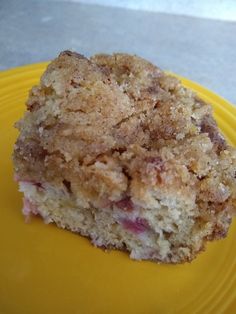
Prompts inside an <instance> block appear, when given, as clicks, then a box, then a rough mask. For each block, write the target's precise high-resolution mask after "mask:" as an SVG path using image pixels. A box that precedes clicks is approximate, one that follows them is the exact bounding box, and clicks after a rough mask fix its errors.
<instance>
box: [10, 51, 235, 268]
mask: <svg viewBox="0 0 236 314" xmlns="http://www.w3.org/2000/svg"><path fill="white" fill-rule="evenodd" d="M16 126H17V128H18V129H19V131H20V135H19V137H18V139H17V142H16V144H15V150H14V166H15V177H16V179H17V181H18V182H19V186H20V191H22V192H23V193H24V208H23V213H24V215H26V216H29V215H31V214H34V215H37V214H39V215H40V216H42V217H43V219H44V221H45V222H46V223H50V222H55V223H56V224H57V226H59V227H61V228H66V229H69V230H71V231H73V232H78V233H79V234H81V235H83V236H87V237H89V238H90V239H91V241H92V243H93V244H94V245H96V246H98V247H103V248H115V249H121V250H127V251H128V252H130V257H131V258H133V259H137V260H152V261H156V262H163V263H182V262H186V261H191V260H192V259H193V258H195V256H196V255H197V254H198V253H199V252H200V251H202V250H203V249H204V247H205V244H206V242H207V241H210V240H215V239H220V238H223V237H225V236H226V234H227V231H228V228H229V226H230V223H231V218H232V215H233V211H234V210H235V198H236V184H235V170H236V167H235V166H236V152H235V149H233V148H232V147H230V146H229V145H228V144H227V143H226V141H225V140H224V138H223V136H222V135H221V134H220V132H219V131H218V128H217V125H216V123H215V121H214V119H213V117H212V109H211V106H210V105H208V104H206V103H205V102H203V101H202V100H201V99H199V98H198V96H197V95H196V94H194V93H193V92H192V91H190V90H188V89H186V88H184V87H183V86H182V85H181V83H180V81H179V80H178V79H176V78H174V77H172V76H170V75H167V74H165V73H164V72H162V71H161V70H160V69H159V68H157V67H156V66H154V65H153V64H151V63H149V62H148V61H146V60H144V59H142V58H139V57H137V56H131V55H128V54H113V55H106V54H101V55H95V56H93V57H92V58H90V59H87V58H85V57H84V56H82V55H80V54H77V53H75V52H70V51H65V52H62V53H61V54H60V55H59V57H58V58H56V59H55V60H54V61H53V62H52V63H51V64H50V65H49V66H48V68H47V70H46V72H45V73H44V74H43V76H42V78H41V81H40V84H39V85H38V86H36V87H33V88H32V90H31V92H30V95H29V99H28V101H27V112H26V114H25V115H24V117H23V119H22V120H20V121H19V122H17V124H16ZM78 249H79V248H78Z"/></svg>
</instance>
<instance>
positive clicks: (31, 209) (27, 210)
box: [22, 197, 38, 216]
mask: <svg viewBox="0 0 236 314" xmlns="http://www.w3.org/2000/svg"><path fill="white" fill-rule="evenodd" d="M22 211H23V214H24V215H25V216H30V214H34V215H37V214H38V210H37V206H36V205H35V204H34V203H32V202H31V201H30V200H29V199H28V198H27V197H24V198H23V210H22Z"/></svg>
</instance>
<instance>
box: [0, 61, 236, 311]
mask: <svg viewBox="0 0 236 314" xmlns="http://www.w3.org/2000/svg"><path fill="white" fill-rule="evenodd" d="M46 65H47V63H41V64H34V65H29V66H24V67H19V68H16V69H12V70H9V71H5V72H1V73H0V151H1V154H0V215H1V216H0V252H1V253H0V254H1V255H0V313H4V314H15V313H23V314H28V313H34V314H37V313H44V314H47V313H50V314H51V313H57V314H59V313H63V314H65V313H70V314H71V313H80V314H92V313H94V314H95V313H96V314H106V313H109V314H110V313H112V314H116V313H117V314H118V313H119V314H120V313H123V314H141V313H142V314H158V313H160V314H165V313H169V314H170V313H181V314H184V313H186V314H193V313H201V314H202V313H207V314H210V313H214V314H216V313H227V314H229V313H235V311H236V252H235V238H236V221H235V222H234V223H233V225H232V226H231V228H230V232H229V235H228V237H227V238H226V239H224V240H221V241H218V242H215V243H210V244H209V245H208V246H207V250H206V252H204V253H202V254H200V255H199V257H198V258H197V259H196V260H195V261H193V262H192V263H191V264H185V265H177V266H172V265H158V264H154V263H150V262H135V261H132V260H130V259H129V258H128V255H127V254H125V253H122V252H115V251H112V252H109V253H105V252H103V251H102V250H100V249H97V248H95V247H93V246H92V245H91V244H90V242H89V241H88V240H87V239H85V238H83V237H80V236H78V235H76V234H73V233H71V232H68V231H64V230H61V229H58V228H57V227H55V226H54V225H45V224H44V223H43V222H42V220H41V219H39V218H33V220H32V221H31V223H28V224H26V223H25V222H24V217H23V216H22V214H21V207H22V201H21V194H20V193H19V192H17V184H16V183H14V182H13V178H12V175H13V170H12V160H11V154H12V149H13V145H14V142H15V139H16V136H17V131H16V130H15V129H14V128H13V124H14V122H15V121H16V120H18V119H19V118H20V117H21V116H22V114H23V112H24V110H25V107H24V103H25V100H26V98H27V95H28V91H29V89H30V88H31V86H32V85H34V84H36V83H37V82H38V81H39V77H40V75H41V74H42V72H43V71H44V70H45V67H46ZM181 79H182V81H183V83H184V85H185V86H187V87H189V88H191V89H193V90H194V91H196V92H198V93H199V95H200V97H202V98H203V99H205V100H207V101H209V102H210V103H212V105H213V106H214V109H215V117H216V119H217V121H218V123H219V126H220V128H221V129H222V131H223V133H224V134H225V135H226V137H227V139H228V140H229V141H230V142H231V143H232V144H233V145H236V136H235V125H236V109H235V108H234V107H233V106H232V105H230V104H229V103H228V102H227V101H225V100H223V99H222V98H220V97H219V96H217V95H215V94H213V93H212V92H210V91H208V90H207V89H205V88H203V87H201V86H199V85H197V84H195V83H193V82H191V81H189V80H187V79H184V78H181Z"/></svg>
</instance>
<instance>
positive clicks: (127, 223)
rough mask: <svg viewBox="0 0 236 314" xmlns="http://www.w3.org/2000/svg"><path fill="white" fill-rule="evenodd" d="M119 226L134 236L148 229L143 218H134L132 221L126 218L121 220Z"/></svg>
mask: <svg viewBox="0 0 236 314" xmlns="http://www.w3.org/2000/svg"><path fill="white" fill-rule="evenodd" d="M121 224H122V225H123V227H124V228H125V229H127V230H129V231H131V232H133V233H136V234H139V233H143V232H145V231H147V230H148V229H149V225H148V222H147V220H146V219H144V218H136V219H135V220H134V221H133V220H130V219H127V218H123V219H122V220H121Z"/></svg>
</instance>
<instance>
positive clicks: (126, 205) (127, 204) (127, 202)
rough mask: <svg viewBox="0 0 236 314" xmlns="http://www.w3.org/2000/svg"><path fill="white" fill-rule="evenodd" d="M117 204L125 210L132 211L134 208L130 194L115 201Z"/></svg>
mask: <svg viewBox="0 0 236 314" xmlns="http://www.w3.org/2000/svg"><path fill="white" fill-rule="evenodd" d="M115 205H116V206H117V207H118V208H120V209H122V210H125V211H132V210H133V209H134V203H133V202H132V201H131V199H130V197H129V196H126V197H124V198H123V199H121V200H120V201H118V202H115Z"/></svg>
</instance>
